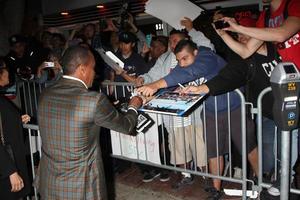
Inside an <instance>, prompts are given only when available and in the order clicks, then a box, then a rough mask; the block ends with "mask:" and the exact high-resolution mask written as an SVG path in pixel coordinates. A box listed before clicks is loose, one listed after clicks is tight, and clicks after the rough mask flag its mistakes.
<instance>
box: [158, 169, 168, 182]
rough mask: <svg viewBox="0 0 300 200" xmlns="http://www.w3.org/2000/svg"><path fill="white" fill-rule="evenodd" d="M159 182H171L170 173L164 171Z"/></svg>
mask: <svg viewBox="0 0 300 200" xmlns="http://www.w3.org/2000/svg"><path fill="white" fill-rule="evenodd" d="M159 180H160V181H161V182H167V181H169V180H170V175H169V173H168V172H166V171H162V172H161V173H160V176H159Z"/></svg>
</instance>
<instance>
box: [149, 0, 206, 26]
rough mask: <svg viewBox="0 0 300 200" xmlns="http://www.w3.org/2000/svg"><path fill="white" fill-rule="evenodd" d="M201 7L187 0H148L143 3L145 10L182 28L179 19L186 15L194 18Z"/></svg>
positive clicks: (171, 24)
mask: <svg viewBox="0 0 300 200" xmlns="http://www.w3.org/2000/svg"><path fill="white" fill-rule="evenodd" d="M202 11H203V9H202V8H200V7H198V6H197V5H195V4H193V3H191V2H190V1H188V0H149V1H148V2H147V3H146V5H145V12H146V13H148V14H150V15H152V16H154V17H156V18H158V19H161V20H162V21H164V22H166V23H168V24H170V26H172V27H173V28H175V29H178V30H180V29H183V28H184V27H183V26H181V25H180V20H182V19H184V17H188V18H190V19H191V20H194V19H196V18H197V17H198V16H199V15H200V14H201V12H202Z"/></svg>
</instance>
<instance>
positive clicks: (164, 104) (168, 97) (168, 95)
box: [140, 91, 204, 116]
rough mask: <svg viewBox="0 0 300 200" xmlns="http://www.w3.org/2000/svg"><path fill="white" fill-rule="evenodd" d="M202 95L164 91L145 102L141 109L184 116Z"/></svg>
mask: <svg viewBox="0 0 300 200" xmlns="http://www.w3.org/2000/svg"><path fill="white" fill-rule="evenodd" d="M203 97H204V95H202V96H201V95H198V94H180V93H178V92H170V91H165V92H162V93H161V94H159V95H157V96H156V97H155V98H153V99H152V100H150V101H149V102H148V103H146V104H145V105H144V106H143V107H142V108H140V110H141V111H146V112H153V113H161V114H167V115H175V116H186V115H187V114H189V113H190V112H191V111H192V110H193V109H194V108H196V107H197V105H198V103H201V101H200V100H201V99H202V98H203Z"/></svg>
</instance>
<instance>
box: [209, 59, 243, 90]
mask: <svg viewBox="0 0 300 200" xmlns="http://www.w3.org/2000/svg"><path fill="white" fill-rule="evenodd" d="M247 74H248V64H247V63H246V62H245V61H243V60H236V61H232V62H229V63H228V64H227V65H226V66H225V67H224V68H223V69H222V70H220V72H219V73H218V75H216V76H215V77H214V78H212V79H210V80H208V81H207V82H206V83H205V84H206V85H207V87H208V88H209V94H210V95H213V96H216V95H220V94H224V93H226V92H230V91H232V90H235V89H237V88H240V87H241V86H243V85H245V84H246V82H247Z"/></svg>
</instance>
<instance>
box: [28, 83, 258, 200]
mask: <svg viewBox="0 0 300 200" xmlns="http://www.w3.org/2000/svg"><path fill="white" fill-rule="evenodd" d="M102 86H103V87H102V89H101V91H102V92H104V93H107V95H113V96H114V97H115V99H119V98H121V97H128V95H130V93H131V92H132V91H133V88H134V87H133V85H132V84H130V83H114V82H108V81H106V82H103V83H102ZM40 91H41V90H39V92H40ZM235 93H236V94H237V95H238V96H239V99H240V102H241V107H240V111H238V112H240V116H241V119H240V122H239V123H241V124H240V127H241V128H240V133H241V140H240V142H241V144H242V177H239V178H237V177H234V176H233V174H232V169H233V164H232V153H233V152H232V151H231V146H232V145H233V144H232V143H231V141H232V138H231V137H232V136H231V132H232V129H233V128H232V127H231V125H232V123H236V122H232V121H231V113H232V110H231V108H230V105H231V102H230V95H229V94H227V110H226V111H224V112H225V115H226V116H227V119H226V121H224V122H223V123H226V124H227V127H228V129H227V130H220V129H221V127H219V123H220V122H218V118H219V117H220V116H221V115H220V113H218V112H217V111H215V112H214V113H212V116H213V117H214V118H215V119H216V120H215V121H214V122H213V124H214V125H215V128H214V134H216V141H215V143H216V147H215V148H216V152H217V157H223V154H222V153H221V152H219V151H220V149H219V146H222V145H225V144H226V145H228V147H229V148H228V154H226V155H227V156H226V159H224V160H225V161H226V166H227V167H225V169H227V170H228V171H229V173H227V174H221V173H222V170H221V169H222V163H220V162H221V161H220V160H219V159H217V174H212V173H210V172H209V170H208V169H209V166H208V162H207V159H208V146H207V145H206V142H205V141H207V139H208V137H210V136H208V135H207V134H206V132H207V129H208V128H209V127H207V126H206V125H207V122H208V119H207V114H208V111H207V109H206V107H207V105H206V103H205V101H204V103H203V104H202V105H201V106H199V108H198V109H196V111H195V112H193V113H192V114H191V115H190V116H189V119H187V118H182V117H180V118H178V117H170V116H167V115H162V114H154V115H153V116H154V118H155V121H156V122H157V124H156V125H155V126H156V127H155V128H156V130H157V131H158V129H160V130H161V131H160V132H161V133H160V135H161V142H159V139H157V140H156V141H157V143H158V144H157V146H158V151H159V153H158V154H160V155H159V159H160V162H153V161H152V160H151V155H150V154H149V151H148V150H147V149H148V148H149V147H151V145H153V143H149V142H147V141H148V140H149V138H147V135H146V134H144V135H142V136H141V137H140V138H139V137H133V140H135V141H134V142H133V143H135V144H136V147H135V152H137V153H136V158H132V157H127V155H126V152H125V151H123V149H122V147H123V146H124V145H125V143H126V141H124V140H123V139H124V138H122V137H120V139H119V140H118V143H117V144H118V145H117V146H119V147H120V153H119V154H113V155H112V156H113V157H116V158H120V159H125V160H129V161H132V162H138V163H142V164H146V165H150V166H153V167H159V168H164V169H168V170H172V171H179V172H185V173H190V174H193V175H197V176H202V177H208V178H213V179H220V180H223V181H228V182H232V183H238V184H240V185H241V189H242V191H243V193H242V194H243V199H246V195H247V194H246V190H247V182H251V183H252V184H253V181H251V180H249V179H248V178H247V153H246V149H247V148H246V142H247V141H246V109H245V106H246V102H245V99H244V96H243V94H242V93H241V92H240V91H239V90H236V91H235ZM36 96H38V94H37V95H36ZM213 98H214V102H215V110H217V102H218V99H217V98H216V97H213ZM32 105H34V104H32ZM34 106H35V105H34ZM35 110H36V109H35ZM185 120H187V121H188V122H186V121H185ZM189 120H190V121H189ZM159 121H160V124H159V123H158V122H159ZM172 123H173V124H172ZM185 123H187V124H189V125H186V126H185ZM174 124H175V125H178V124H180V126H178V127H176V126H175V125H174ZM159 125H160V126H159ZM24 128H26V129H28V130H29V131H28V133H29V135H32V131H33V130H38V126H34V125H24ZM165 129H166V130H167V131H166V130H165ZM221 131H225V132H226V134H228V137H227V139H228V141H222V140H219V137H220V136H219V132H221ZM167 132H168V133H167ZM37 133H38V134H37V135H35V138H34V137H29V138H30V141H29V142H30V150H31V163H32V173H33V177H35V167H34V163H33V157H32V156H33V155H32V152H33V148H32V146H34V145H33V144H37V146H38V148H37V149H38V151H39V152H40V155H41V139H40V133H39V131H37ZM116 134H117V136H120V135H123V134H120V133H116ZM178 134H179V135H181V136H183V139H182V140H180V141H182V142H183V144H181V145H182V146H183V147H180V149H181V150H182V151H183V152H184V153H183V155H181V157H180V156H177V154H176V153H174V152H176V151H178V149H179V147H178V145H177V143H178V138H177V137H178V136H176V137H175V135H178ZM201 134H202V137H203V138H202V140H203V144H204V147H203V146H200V147H198V145H199V143H200V142H199V141H200V140H199V136H201ZM156 135H158V132H157V133H156ZM166 136H169V137H172V139H171V140H170V138H169V140H168V139H167V138H166ZM188 136H189V138H188ZM176 139H177V140H176ZM167 141H169V142H170V143H169V144H168V142H167ZM159 143H160V144H161V145H160V144H159ZM139 144H142V146H139ZM221 144H222V145H221ZM169 146H170V148H169ZM198 148H204V158H202V160H200V158H198V154H200V153H203V152H200V151H199V150H200V149H198ZM209 148H210V147H209ZM139 150H143V151H144V155H143V154H140V153H139ZM168 150H171V151H172V152H173V155H174V156H173V160H172V162H171V164H170V162H169V161H168V153H167V151H168ZM182 151H181V152H182ZM190 154H191V155H190ZM191 158H192V163H193V166H194V167H192V165H191ZM227 158H228V159H227ZM179 160H181V161H179ZM225 161H224V162H225ZM201 162H202V164H200V163H201ZM179 163H180V164H181V165H182V166H179ZM197 166H198V167H197ZM253 188H254V187H253ZM36 195H37V194H36V190H35V196H36Z"/></svg>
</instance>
